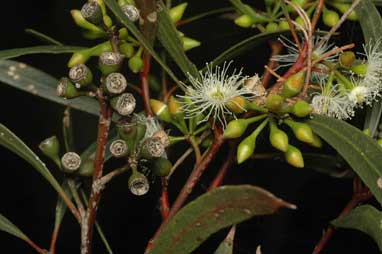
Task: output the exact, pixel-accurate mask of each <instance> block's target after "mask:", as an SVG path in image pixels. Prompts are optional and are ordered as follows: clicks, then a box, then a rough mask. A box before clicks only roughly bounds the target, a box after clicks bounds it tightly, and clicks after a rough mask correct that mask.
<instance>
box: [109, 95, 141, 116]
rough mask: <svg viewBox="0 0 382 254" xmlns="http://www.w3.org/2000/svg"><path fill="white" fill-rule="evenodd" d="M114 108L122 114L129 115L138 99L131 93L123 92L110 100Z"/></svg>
mask: <svg viewBox="0 0 382 254" xmlns="http://www.w3.org/2000/svg"><path fill="white" fill-rule="evenodd" d="M110 105H111V106H112V108H113V109H114V110H115V111H117V112H118V114H120V115H122V116H128V115H130V114H131V113H133V112H134V109H135V106H136V101H135V98H134V96H133V95H132V94H131V93H123V94H121V95H119V96H117V97H114V98H113V99H111V101H110Z"/></svg>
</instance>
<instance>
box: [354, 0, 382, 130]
mask: <svg viewBox="0 0 382 254" xmlns="http://www.w3.org/2000/svg"><path fill="white" fill-rule="evenodd" d="M355 11H356V13H357V16H358V19H359V23H360V25H361V28H362V32H363V37H364V38H365V42H366V44H370V43H371V44H374V43H376V42H377V41H378V40H380V38H381V34H382V18H381V15H380V14H379V11H378V10H377V8H376V7H375V6H374V5H373V3H372V1H371V0H363V1H361V2H360V3H359V4H358V5H357V7H356V8H355ZM379 51H382V46H379ZM381 114H382V101H381V100H379V101H377V102H374V103H373V105H372V107H368V108H367V113H366V117H365V124H364V129H369V130H370V133H371V136H372V137H374V135H375V134H376V131H377V127H378V124H379V121H380V119H381Z"/></svg>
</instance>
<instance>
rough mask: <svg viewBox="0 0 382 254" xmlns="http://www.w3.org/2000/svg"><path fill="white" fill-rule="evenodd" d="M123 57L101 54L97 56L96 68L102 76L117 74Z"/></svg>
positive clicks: (111, 53)
mask: <svg viewBox="0 0 382 254" xmlns="http://www.w3.org/2000/svg"><path fill="white" fill-rule="evenodd" d="M122 62H123V56H122V55H121V54H119V53H115V52H110V51H108V52H103V53H102V54H101V55H100V56H99V61H98V67H99V69H100V70H101V72H102V74H103V75H105V76H106V75H108V74H110V73H112V72H118V71H119V70H120V69H121V66H122Z"/></svg>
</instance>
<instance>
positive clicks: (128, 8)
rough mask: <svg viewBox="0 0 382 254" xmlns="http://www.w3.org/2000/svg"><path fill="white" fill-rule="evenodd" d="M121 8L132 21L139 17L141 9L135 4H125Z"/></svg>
mask: <svg viewBox="0 0 382 254" xmlns="http://www.w3.org/2000/svg"><path fill="white" fill-rule="evenodd" d="M121 10H122V12H123V13H124V14H125V15H126V17H127V18H128V19H129V20H130V21H131V22H135V21H137V20H138V19H139V10H138V9H137V7H135V6H134V5H132V4H125V5H123V6H122V7H121Z"/></svg>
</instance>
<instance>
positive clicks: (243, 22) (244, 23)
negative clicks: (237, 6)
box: [234, 14, 255, 28]
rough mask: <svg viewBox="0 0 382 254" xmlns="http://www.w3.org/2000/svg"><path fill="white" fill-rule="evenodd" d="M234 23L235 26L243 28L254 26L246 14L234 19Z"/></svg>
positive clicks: (253, 22)
mask: <svg viewBox="0 0 382 254" xmlns="http://www.w3.org/2000/svg"><path fill="white" fill-rule="evenodd" d="M234 22H235V24H236V25H238V26H240V27H244V28H248V27H251V26H252V25H253V24H255V21H254V20H253V19H252V18H251V17H250V16H248V15H246V14H244V15H241V16H239V17H238V18H236V19H235V21H234Z"/></svg>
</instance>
